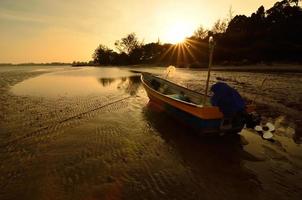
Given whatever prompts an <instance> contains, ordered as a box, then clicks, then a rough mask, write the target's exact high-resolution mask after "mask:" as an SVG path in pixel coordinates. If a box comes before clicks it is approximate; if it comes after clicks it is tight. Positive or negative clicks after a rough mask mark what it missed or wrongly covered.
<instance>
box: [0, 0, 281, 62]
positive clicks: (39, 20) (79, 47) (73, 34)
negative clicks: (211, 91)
mask: <svg viewBox="0 0 302 200" xmlns="http://www.w3.org/2000/svg"><path fill="white" fill-rule="evenodd" d="M276 1H277V0H244V1H242V0H211V1H208V0H0V63H25V62H72V61H89V60H91V57H92V54H93V52H94V50H95V49H96V47H97V46H98V45H99V44H103V45H106V46H108V47H110V48H113V49H114V42H115V41H116V40H118V39H120V38H122V37H124V36H126V35H127V34H129V33H132V32H134V33H136V35H137V36H138V38H139V39H140V40H141V41H144V43H149V42H156V41H157V40H158V38H159V39H160V41H161V42H163V43H165V42H173V40H172V39H173V37H175V34H177V33H180V32H181V33H182V34H185V35H186V36H190V34H192V33H193V32H194V30H196V29H197V28H198V27H199V26H200V25H202V26H203V27H205V28H211V26H212V25H213V23H214V22H215V21H217V20H218V19H225V18H227V17H228V16H229V10H230V7H232V11H233V13H234V15H236V14H245V15H247V16H249V15H251V14H252V13H253V12H255V11H256V10H257V9H258V8H259V7H260V6H261V5H263V6H264V7H265V8H266V9H268V8H270V7H271V6H272V5H273V4H274V3H275V2H276Z"/></svg>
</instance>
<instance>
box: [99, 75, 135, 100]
mask: <svg viewBox="0 0 302 200" xmlns="http://www.w3.org/2000/svg"><path fill="white" fill-rule="evenodd" d="M99 82H100V83H101V84H102V86H103V87H109V86H110V85H112V84H113V83H115V82H118V84H117V89H118V90H121V91H124V92H126V93H127V94H130V95H136V94H137V91H138V89H139V87H140V85H141V81H140V76H130V77H122V78H99Z"/></svg>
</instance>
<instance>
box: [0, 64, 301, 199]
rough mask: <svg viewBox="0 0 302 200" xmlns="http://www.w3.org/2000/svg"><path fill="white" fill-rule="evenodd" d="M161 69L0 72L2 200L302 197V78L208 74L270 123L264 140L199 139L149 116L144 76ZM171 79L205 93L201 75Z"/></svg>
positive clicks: (249, 134)
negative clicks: (272, 128) (269, 132)
mask: <svg viewBox="0 0 302 200" xmlns="http://www.w3.org/2000/svg"><path fill="white" fill-rule="evenodd" d="M164 70H165V68H163V67H161V68H159V67H153V68H146V67H132V68H129V67H123V68H118V67H106V68H98V67H79V68H72V67H69V66H63V67H62V66H48V67H45V66H26V67H25V66H19V67H0V91H1V92H0V133H1V134H0V157H1V164H0V188H1V190H0V199H3V200H4V199H89V200H90V199H91V200H92V199H232V200H234V199H247V200H248V199H255V198H257V199H280V200H281V199H300V198H301V196H302V156H301V155H302V147H301V143H302V126H301V124H302V122H301V120H302V119H301V114H302V74H301V73H294V72H289V71H286V70H285V71H284V72H282V73H280V72H278V73H277V72H272V71H269V72H267V71H266V72H260V73H259V72H246V71H244V72H243V71H240V72H238V71H233V70H231V71H213V72H212V74H211V80H210V85H212V84H214V83H215V82H217V81H224V82H226V83H228V84H229V85H231V86H233V87H234V88H236V89H237V90H238V91H239V93H240V94H241V95H242V96H243V97H244V98H245V99H246V100H247V101H255V103H256V105H257V111H258V112H259V113H260V114H261V115H262V121H263V123H266V122H271V123H273V124H274V125H275V127H276V131H275V132H274V138H273V139H274V140H273V141H267V140H263V139H262V138H261V136H260V135H259V134H258V133H257V132H256V131H254V130H252V129H244V130H242V132H241V133H240V134H239V135H236V137H227V136H222V137H219V138H216V137H215V138H203V137H200V136H198V135H195V134H194V133H191V132H190V130H189V129H187V128H186V127H183V126H181V125H179V124H178V123H176V122H175V121H174V120H173V119H171V117H170V116H169V115H166V114H165V113H162V112H160V111H157V110H155V109H153V108H152V106H150V104H149V103H148V102H149V99H148V97H147V95H146V93H145V91H144V89H143V87H142V86H141V84H140V74H139V73H137V72H138V71H148V72H152V73H156V74H163V73H164ZM264 79H266V81H265V84H264V85H263V87H261V84H262V81H263V80H264ZM169 80H171V81H173V82H176V83H178V84H180V85H183V86H185V87H188V88H190V89H192V90H195V91H198V92H203V91H204V85H205V80H206V71H204V70H198V69H177V70H176V72H175V73H173V74H171V75H170V76H169Z"/></svg>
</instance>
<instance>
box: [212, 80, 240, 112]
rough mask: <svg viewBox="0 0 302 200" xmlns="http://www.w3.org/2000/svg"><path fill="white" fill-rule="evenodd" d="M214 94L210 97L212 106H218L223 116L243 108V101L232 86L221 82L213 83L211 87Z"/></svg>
mask: <svg viewBox="0 0 302 200" xmlns="http://www.w3.org/2000/svg"><path fill="white" fill-rule="evenodd" d="M211 91H212V92H213V93H214V95H213V96H212V97H211V103H212V105H213V106H218V107H219V109H220V110H221V112H222V113H223V114H224V116H232V115H234V114H236V113H238V112H243V111H244V110H245V103H244V101H243V99H242V97H241V96H240V94H239V93H238V92H237V90H235V89H234V88H232V87H230V86H229V85H228V84H226V83H223V82H218V83H215V84H214V85H213V86H212V87H211Z"/></svg>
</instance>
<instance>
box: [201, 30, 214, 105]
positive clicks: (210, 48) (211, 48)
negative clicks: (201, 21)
mask: <svg viewBox="0 0 302 200" xmlns="http://www.w3.org/2000/svg"><path fill="white" fill-rule="evenodd" d="M209 35H210V37H209V67H208V76H207V82H206V89H205V93H204V99H203V104H205V103H206V99H207V96H208V88H209V82H210V75H211V67H212V61H213V51H214V46H215V43H214V38H213V36H212V34H209Z"/></svg>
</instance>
